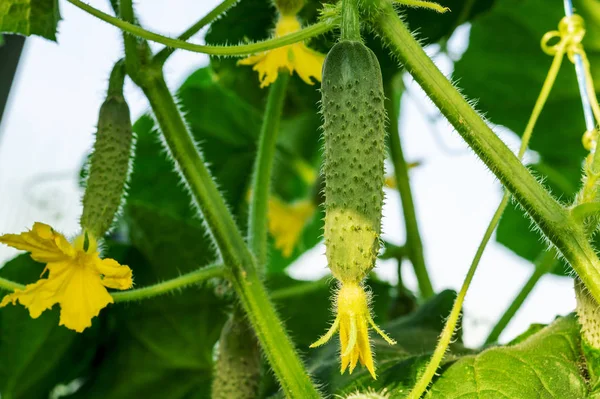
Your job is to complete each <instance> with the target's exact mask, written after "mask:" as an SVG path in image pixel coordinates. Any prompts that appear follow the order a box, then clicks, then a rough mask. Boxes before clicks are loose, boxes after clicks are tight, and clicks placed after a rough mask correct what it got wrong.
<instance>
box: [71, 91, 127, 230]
mask: <svg viewBox="0 0 600 399" xmlns="http://www.w3.org/2000/svg"><path fill="white" fill-rule="evenodd" d="M132 145H133V132H132V127H131V118H130V114H129V107H128V106H127V103H126V102H125V99H124V98H123V97H121V96H109V97H108V98H107V99H106V101H104V103H103V104H102V107H101V108H100V115H99V117H98V131H97V133H96V141H95V143H94V152H93V154H92V156H91V160H90V170H89V176H88V179H87V184H86V189H85V194H84V197H83V214H82V216H81V226H82V227H83V228H84V229H86V230H87V231H88V232H90V233H92V235H94V236H95V237H102V236H104V234H105V233H106V232H107V231H108V230H109V229H110V227H111V225H112V223H113V219H114V217H115V215H116V213H117V211H118V210H119V206H120V204H121V200H122V198H123V196H124V194H125V186H126V183H127V178H128V175H129V162H130V158H131V149H132Z"/></svg>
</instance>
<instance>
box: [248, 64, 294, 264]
mask: <svg viewBox="0 0 600 399" xmlns="http://www.w3.org/2000/svg"><path fill="white" fill-rule="evenodd" d="M289 78H290V74H289V73H288V72H287V71H283V72H280V73H279V75H278V77H277V80H276V81H275V82H274V83H273V84H272V85H271V87H270V89H269V96H268V98H267V106H266V107H265V113H264V117H263V122H262V127H261V130H260V138H259V143H258V152H257V154H256V162H255V163H254V175H253V178H252V199H251V200H250V215H249V220H248V242H249V245H250V249H252V251H253V252H254V256H256V260H257V263H258V269H259V271H262V270H263V269H264V268H265V265H266V262H267V238H268V237H267V235H268V234H267V220H268V210H269V193H270V191H271V175H272V171H273V161H274V158H275V149H276V145H277V137H278V136H279V124H280V121H281V112H282V111H283V103H284V100H285V93H286V88H287V83H288V80H289Z"/></svg>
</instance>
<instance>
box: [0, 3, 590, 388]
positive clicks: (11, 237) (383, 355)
mask: <svg viewBox="0 0 600 399" xmlns="http://www.w3.org/2000/svg"><path fill="white" fill-rule="evenodd" d="M110 3H111V6H112V9H113V12H112V13H107V12H104V11H101V10H99V9H97V8H95V7H93V6H91V5H89V4H87V3H85V2H82V1H80V0H67V2H66V4H65V5H66V6H68V7H73V6H74V7H77V8H78V9H80V10H81V11H83V12H85V13H87V14H89V15H91V16H93V17H95V18H98V19H100V20H102V21H105V22H106V23H108V24H110V25H112V26H114V27H116V28H118V29H119V30H120V31H122V33H123V47H122V48H121V47H119V48H116V49H115V58H122V60H121V61H119V62H117V63H116V65H115V66H114V68H113V70H112V72H111V75H110V77H109V90H108V93H107V96H106V99H105V101H104V103H103V104H102V106H101V108H100V114H99V120H98V124H97V128H98V130H97V134H96V135H95V142H94V146H93V149H92V155H91V156H90V157H89V162H88V164H89V165H86V166H85V167H83V168H82V169H83V172H82V175H85V176H86V178H85V179H82V180H83V182H82V185H83V189H84V193H83V196H82V203H83V208H82V211H81V217H80V231H79V232H72V233H79V235H78V236H77V238H76V239H74V240H72V241H69V240H67V239H66V238H65V236H64V235H62V234H61V233H59V232H58V231H56V230H55V229H54V228H53V227H51V226H49V225H47V224H45V223H43V222H44V221H40V222H38V223H36V224H34V228H33V229H32V230H31V231H26V232H24V233H21V234H13V232H11V231H6V232H5V231H2V232H1V233H2V234H3V235H1V236H0V243H2V244H6V245H8V246H12V247H14V248H17V249H21V250H25V251H27V252H30V254H29V255H27V254H21V255H19V256H17V257H16V258H14V259H13V260H11V261H9V262H8V263H7V264H6V265H4V267H2V268H1V269H0V290H2V291H7V292H6V293H5V292H2V299H0V396H2V397H3V398H4V397H6V398H13V399H14V398H38V397H39V398H47V397H71V398H78V397H81V398H95V397H103V398H125V397H148V398H164V397H169V398H175V399H179V398H189V397H193V398H208V397H212V398H229V397H232V398H234V397H235V398H242V399H245V398H273V397H282V396H285V397H289V398H299V399H300V398H301V399H304V398H325V397H343V398H356V399H358V398H414V399H416V398H422V397H425V398H464V397H477V398H478V397H486V398H487V397H489V398H496V397H497V398H507V397H508V398H519V399H528V398H539V397H556V398H587V397H589V398H593V397H597V396H598V392H599V391H598V389H599V388H598V387H599V386H600V384H599V382H598V375H600V371H599V370H600V367H599V364H600V363H599V362H600V360H599V359H600V355H599V353H600V352H599V351H600V343H599V342H598V341H599V340H598V337H599V332H598V326H599V325H600V324H599V321H598V317H600V316H599V315H600V312H599V311H598V309H600V306H599V305H598V301H600V260H599V258H598V256H597V248H598V246H597V244H598V243H597V242H596V241H597V239H596V235H595V232H596V230H597V221H598V218H599V217H600V206H599V205H598V199H599V198H600V196H599V195H598V188H599V184H600V183H599V182H600V179H599V176H600V155H598V152H597V151H596V143H597V140H598V133H597V123H598V121H600V105H599V104H598V101H597V96H596V92H595V91H596V86H594V79H597V78H598V76H597V72H596V69H594V66H595V65H596V63H597V62H599V61H598V58H597V55H596V53H595V52H594V49H596V48H597V47H598V43H597V38H598V37H600V30H599V29H598V28H597V27H596V25H595V24H594V23H593V21H595V17H596V16H597V15H598V14H599V12H600V6H598V4H597V3H596V2H594V1H593V0H575V4H574V6H575V9H576V10H577V11H578V13H579V14H573V4H571V1H570V0H566V1H565V2H564V4H563V3H562V2H546V1H543V0H527V1H523V2H519V3H518V4H517V3H515V2H514V1H511V0H480V1H477V2H475V1H460V0H441V1H440V2H439V4H438V3H433V2H430V1H421V0H339V1H320V0H273V1H271V0H223V1H221V2H220V3H219V4H215V7H214V8H213V9H212V10H211V11H210V12H208V14H206V15H204V16H203V17H202V18H201V19H200V20H199V21H198V22H197V23H195V24H194V25H193V26H191V27H190V28H188V29H187V30H184V31H183V33H182V34H181V35H180V36H179V37H177V38H173V37H168V36H165V35H161V34H158V33H155V32H153V31H152V30H151V29H149V28H147V27H143V26H142V25H141V24H140V19H139V18H138V17H137V14H136V10H135V9H134V7H133V4H132V2H131V0H120V1H111V2H110ZM139 6H140V7H143V5H142V4H140V5H139ZM565 7H566V8H565ZM186 12H187V10H186ZM72 18H75V17H72ZM59 20H60V12H59V9H58V4H57V2H55V1H52V0H42V1H38V2H30V3H27V2H25V3H23V2H19V1H16V0H5V1H4V3H2V5H0V32H2V33H5V32H6V33H16V34H22V35H38V36H42V37H45V38H47V39H49V40H56V32H57V26H58V23H59ZM585 22H588V25H587V26H586V24H585ZM65 23H66V22H65ZM466 24H470V25H471V31H470V40H469V46H468V48H467V50H466V52H465V54H464V55H463V57H462V58H461V59H460V60H458V61H456V62H455V65H454V66H455V68H454V75H453V76H452V79H453V81H454V82H457V83H453V82H452V81H451V80H449V78H448V77H446V76H444V75H443V74H442V73H441V72H440V70H439V69H438V68H437V66H436V65H435V64H434V63H433V61H432V60H431V58H430V57H429V56H428V55H427V53H426V52H425V51H424V48H423V46H425V45H427V44H436V46H438V48H439V51H440V52H447V46H446V44H447V43H448V40H449V39H450V37H452V35H453V33H454V32H455V30H456V29H457V28H458V27H462V26H466ZM556 26H558V28H556ZM205 27H208V29H207V30H206V34H205V37H204V41H205V44H197V43H196V42H194V41H193V40H192V41H190V38H192V37H193V36H194V35H195V34H196V33H197V32H199V31H200V30H202V29H203V28H205ZM414 31H418V32H419V34H418V36H419V40H417V39H416V38H415V36H416V35H415V34H413V33H412V32H414ZM66 32H68V30H66ZM540 40H541V43H542V46H541V48H540V45H539V44H540ZM149 42H155V43H159V44H162V45H164V46H165V47H164V48H162V49H161V50H159V51H154V47H151V46H150V44H149ZM232 43H237V44H236V45H233V44H232ZM123 49H124V51H123ZM1 50H2V48H1V47H0V51H1ZM586 50H588V52H586ZM87 51H93V49H91V48H90V49H87ZM176 51H189V52H197V53H203V54H208V55H210V56H211V60H210V65H208V66H206V67H203V68H200V69H199V70H197V71H195V72H193V73H192V74H191V75H190V76H189V78H188V79H187V80H186V81H185V82H184V83H183V84H182V85H181V87H180V89H179V90H178V92H177V95H176V96H175V95H173V94H172V93H171V91H170V89H169V87H168V86H167V84H166V82H165V78H164V65H165V63H166V61H167V60H168V59H169V58H170V56H171V54H173V53H174V52H176ZM549 56H550V57H552V58H550V57H549ZM565 59H567V60H569V61H572V62H568V63H566V62H563V61H564V60H565ZM0 62H1V60H0ZM572 63H573V64H575V65H576V68H573V67H572V66H571V65H570V64H572ZM542 66H543V67H542ZM0 70H1V68H0ZM84 72H85V71H82V73H84ZM408 74H410V75H411V76H412V77H413V78H414V80H415V81H416V82H417V83H418V84H419V85H420V86H421V88H422V89H423V91H424V92H425V94H426V95H427V96H428V97H429V99H430V100H431V101H432V102H433V104H435V105H436V107H437V108H438V109H439V111H440V114H441V115H443V116H444V117H445V118H446V119H447V120H448V121H449V122H450V124H452V126H453V127H454V128H455V129H456V131H457V133H458V134H459V135H460V136H461V137H462V138H463V139H464V141H465V142H466V143H467V144H468V145H469V146H470V148H471V149H472V150H473V152H474V153H475V154H476V155H477V156H478V157H479V158H480V159H481V161H482V162H483V164H484V165H485V166H486V167H487V168H489V170H490V171H491V172H492V173H493V174H494V175H495V176H496V177H497V178H498V180H499V182H500V183H501V184H502V185H503V186H504V188H505V194H504V197H503V200H502V202H501V203H500V205H499V207H498V209H497V211H496V214H495V215H494V217H493V218H492V220H491V221H490V223H489V226H488V229H487V231H486V232H485V234H484V236H483V238H482V241H481V244H480V246H479V249H478V250H477V252H476V254H475V256H474V259H473V262H472V264H471V267H470V269H469V271H468V273H467V275H466V277H465V281H464V283H463V286H462V287H461V289H460V291H459V292H458V293H455V292H454V291H448V290H447V291H438V292H435V290H434V285H433V284H432V283H431V280H432V279H431V278H430V276H429V275H428V272H427V265H426V262H425V260H426V258H425V256H424V252H423V244H422V243H423V242H427V240H428V237H427V236H424V237H421V234H420V230H419V228H418V220H417V217H416V213H415V209H414V198H413V196H412V193H411V186H410V179H409V167H408V166H407V165H408V164H407V161H406V159H405V157H404V153H403V147H402V144H403V140H401V137H400V134H399V133H400V132H399V121H400V118H401V117H402V113H401V112H400V109H399V107H400V103H401V99H402V96H403V95H404V94H406V92H407V89H406V88H405V87H404V86H403V84H402V79H403V77H404V76H406V75H408ZM569 74H571V78H569V76H568V75H569ZM126 79H131V81H133V83H134V84H135V85H137V86H138V87H139V88H141V90H142V92H143V93H144V96H145V97H146V98H147V99H148V103H149V105H150V112H149V113H148V114H147V115H143V116H141V117H140V118H139V119H138V120H137V122H135V123H134V124H133V126H132V124H131V120H130V114H129V109H128V106H127V102H126V99H125V98H126V95H125V94H126V93H125V94H124V92H123V87H124V82H125V80H126ZM457 86H459V87H460V89H463V91H464V95H463V94H462V93H461V92H460V90H459V87H457ZM465 96H468V97H469V98H474V99H478V100H479V105H478V107H479V109H478V110H475V109H474V108H473V102H470V101H468V100H467V99H466V97H465ZM582 99H583V105H584V113H583V115H584V116H585V118H584V117H582V113H581V103H582V101H581V100H582ZM57 103H58V102H57ZM556 104H560V106H557V105H556ZM51 105H52V104H51ZM553 111H554V112H553ZM558 111H560V112H558ZM31 112H32V114H35V109H33V110H32V111H31ZM60 112H64V110H61V111H60ZM480 112H484V113H485V114H486V115H487V117H488V118H489V120H490V121H491V122H493V123H495V124H503V125H505V126H506V127H508V128H509V129H511V130H513V131H515V132H517V133H518V134H521V136H522V144H521V148H520V150H519V152H518V154H517V156H515V154H513V152H512V151H511V150H510V149H509V148H508V147H507V145H506V144H505V143H504V142H503V141H502V140H501V139H500V138H499V137H498V136H497V135H496V134H495V133H494V131H493V130H492V128H491V127H490V124H489V123H487V120H484V119H483V118H482V117H481V114H480ZM93 123H95V121H90V126H91V125H92V124H93ZM538 131H539V133H538ZM134 132H135V138H136V141H135V145H134ZM540 133H543V134H540ZM406 134H407V135H412V134H414V133H413V132H412V131H409V132H406ZM582 136H583V139H582ZM402 139H404V137H402ZM409 139H410V138H409ZM528 148H531V149H533V150H535V151H537V153H538V154H539V155H540V157H539V160H538V161H536V162H537V163H535V164H533V165H528V166H524V165H523V164H522V162H521V158H522V157H523V155H524V154H525V152H526V150H527V149H528ZM386 158H389V165H391V166H392V168H390V169H391V170H390V171H388V176H387V177H388V178H387V179H386V174H385V170H384V169H385V168H384V165H385V164H386ZM390 172H393V173H390ZM390 174H393V175H394V176H393V178H391V177H390V176H389V175H390ZM540 176H541V177H542V178H543V179H540ZM457 178H458V177H457ZM540 180H544V182H543V184H542V183H541V182H540ZM388 181H393V182H394V185H393V187H391V188H390V189H394V190H397V191H398V194H399V196H400V198H401V202H402V213H403V218H402V220H401V221H400V222H401V223H402V224H403V225H404V226H405V228H406V242H405V243H404V244H403V245H401V246H398V245H394V244H392V243H390V242H385V241H384V240H382V237H381V233H382V231H381V230H382V229H381V226H382V217H383V216H386V215H383V204H384V201H385V193H386V192H389V191H385V190H384V186H386V184H387V182H388ZM550 190H551V191H550ZM511 199H512V202H511ZM0 206H1V204H0ZM524 215H525V216H526V217H525V218H524V217H523V216H524ZM496 227H498V232H497V236H496V239H497V241H498V242H500V243H501V244H503V245H504V246H506V247H507V248H508V249H510V250H512V251H514V252H515V253H516V254H517V255H519V256H521V257H523V258H524V259H527V260H530V261H532V265H533V266H534V269H533V272H532V276H531V278H530V279H529V281H528V282H527V283H526V284H525V286H524V287H523V289H522V291H521V292H520V293H519V295H518V296H517V297H516V298H515V301H514V302H513V303H512V304H511V305H510V306H509V308H508V309H507V311H506V313H505V314H504V315H503V316H502V317H501V319H500V320H499V321H498V322H497V324H496V325H495V326H494V327H493V328H492V330H491V332H490V334H489V337H488V339H487V340H486V343H485V344H484V345H483V346H481V347H475V348H466V347H465V346H464V343H463V342H462V336H461V331H462V330H461V325H460V316H461V312H462V304H463V302H464V300H465V297H466V296H467V293H468V289H469V286H470V284H471V281H472V279H473V276H474V274H475V272H476V270H477V266H478V265H479V263H480V260H481V257H482V255H483V252H484V250H485V248H486V245H487V244H488V242H489V240H490V239H491V238H492V237H493V233H494V231H495V230H496ZM456 228H457V234H459V233H460V229H461V228H462V226H457V227H456ZM65 233H71V232H65ZM319 243H322V244H323V245H324V247H325V255H326V259H327V265H328V267H329V270H330V271H331V275H332V277H333V279H331V278H325V279H322V280H317V281H311V282H306V281H299V280H296V279H294V278H292V277H290V275H289V274H288V273H286V269H287V268H288V267H289V266H290V265H293V264H295V267H301V266H302V265H303V264H304V263H303V262H306V260H305V259H306V258H303V257H302V255H304V254H305V253H306V252H307V251H308V250H309V249H311V248H316V246H317V244H319ZM381 258H383V259H395V260H396V261H397V264H398V283H397V284H394V285H391V284H389V283H387V282H384V281H381V280H380V279H379V278H378V277H377V275H376V273H374V272H376V271H377V269H376V265H377V262H378V260H379V259H381ZM404 260H409V261H410V263H411V264H412V266H413V268H414V271H415V275H416V277H417V280H418V287H405V286H404V285H403V284H402V279H401V277H402V273H401V266H402V265H403V261H404ZM38 262H41V263H45V264H46V268H40V265H39V264H38ZM125 264H126V265H128V266H124V265H125ZM452 266H453V265H448V267H452ZM40 270H44V272H46V271H49V274H48V275H47V276H45V273H42V276H41V277H38V276H39V271H40ZM503 272H504V271H503V270H497V273H499V274H500V273H503ZM549 273H554V274H557V275H561V276H562V278H571V279H572V280H573V283H574V290H575V294H576V298H577V307H576V309H573V313H572V314H569V315H562V316H560V317H558V318H557V319H556V320H555V321H554V322H552V323H551V324H549V325H532V327H531V328H529V329H528V330H527V331H524V332H523V334H521V335H519V336H518V337H515V338H514V339H513V340H512V341H511V342H509V343H506V344H505V343H504V341H500V342H499V338H501V337H502V338H506V336H501V333H502V332H503V330H504V328H505V327H506V326H507V324H508V323H509V322H510V320H511V319H512V317H513V316H514V315H515V313H516V312H517V311H518V309H519V307H520V306H521V305H522V303H523V302H524V301H525V299H526V298H527V297H528V295H529V294H530V293H531V292H532V289H533V287H534V286H535V285H536V283H537V282H538V281H539V280H541V279H542V278H544V276H545V275H547V274H549ZM36 280H37V281H36ZM333 280H335V282H334V281H333ZM433 280H434V281H435V280H436V276H435V275H434V276H433ZM32 281H33V282H32ZM90 282H92V283H93V284H91V283H90ZM133 282H135V287H132V285H133ZM25 283H29V284H27V285H24V284H25ZM436 288H437V287H436ZM107 289H110V290H111V291H107ZM114 289H118V290H120V292H116V291H112V290H114ZM168 293H169V294H171V295H164V294H168ZM532 295H534V294H532ZM124 302H128V303H127V304H125V303H124ZM13 305H14V306H13ZM23 307H25V308H26V309H27V310H28V312H27V311H24V310H23ZM332 311H333V317H332V315H331V313H332ZM59 312H60V319H59V314H58V313H59ZM332 320H333V321H332ZM59 323H60V324H61V325H60V326H59ZM327 323H331V325H330V326H329V329H327ZM465 328H468V326H465ZM323 331H326V332H325V334H324V335H321V334H322V333H323ZM384 331H385V332H384ZM336 334H338V336H336ZM334 336H336V339H334ZM337 338H339V340H338V339H337ZM338 341H339V342H338ZM38 360H40V361H38ZM41 360H43V361H41ZM359 363H360V364H362V365H363V366H364V368H363V367H358V368H357V365H358V364H359ZM346 371H348V372H347V373H346Z"/></svg>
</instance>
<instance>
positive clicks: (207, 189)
mask: <svg viewBox="0 0 600 399" xmlns="http://www.w3.org/2000/svg"><path fill="white" fill-rule="evenodd" d="M139 76H140V77H141V78H142V81H139V82H136V83H138V84H139V85H140V87H141V88H142V90H143V91H144V93H145V94H146V96H147V97H148V100H149V102H150V105H151V107H152V110H153V112H154V114H155V116H156V119H157V121H158V124H159V126H160V129H161V131H162V134H163V136H164V138H165V142H166V144H167V146H168V149H169V151H170V154H171V156H172V158H173V159H174V161H175V162H176V164H177V167H178V169H179V170H180V171H181V174H182V176H183V178H184V179H185V181H186V183H187V185H188V187H189V189H190V192H191V194H192V197H193V198H194V201H195V202H196V204H197V205H198V207H199V209H200V210H201V211H202V214H203V216H204V220H205V221H206V223H207V225H208V226H209V228H210V231H211V233H212V235H213V238H214V240H215V243H216V245H217V247H218V249H219V252H220V253H221V256H222V257H223V260H224V263H225V264H226V265H227V266H228V267H229V268H230V269H231V270H230V272H231V281H232V284H233V286H234V288H235V289H236V291H237V293H238V296H239V299H240V302H241V303H242V306H243V308H244V310H245V311H246V313H247V315H248V319H249V320H250V322H251V324H252V327H253V328H254V330H255V332H256V335H257V337H258V339H259V341H260V343H261V345H262V348H263V350H264V352H265V354H266V357H267V359H268V360H269V363H270V365H271V367H272V369H273V371H274V372H275V374H276V376H277V378H278V379H279V382H280V383H281V386H282V389H283V391H284V392H285V393H286V395H287V396H288V397H291V398H319V397H320V395H319V393H318V391H317V389H316V388H315V386H314V385H313V384H312V382H311V380H310V378H309V376H308V374H307V373H306V371H305V369H304V366H303V364H302V362H301V361H300V358H299V356H298V354H297V353H296V351H295V349H294V347H293V344H292V342H291V340H290V338H289V337H288V335H287V334H286V332H285V329H284V328H283V325H282V322H281V320H280V319H279V317H278V315H277V313H276V312H275V308H274V306H273V304H272V303H271V301H270V300H269V297H268V295H267V292H266V289H265V286H264V283H263V282H262V280H261V279H260V276H259V275H258V273H257V270H256V266H255V262H254V258H253V256H252V254H251V253H250V251H249V250H248V248H247V247H246V244H245V242H244V238H243V236H242V234H241V232H240V231H239V229H238V228H237V226H236V224H235V222H234V220H233V217H232V215H231V213H229V210H228V209H227V206H226V205H225V202H224V200H223V197H222V196H221V194H220V193H219V191H218V189H217V186H216V184H215V182H214V181H213V180H212V178H211V176H210V173H209V171H208V169H207V167H206V164H205V163H204V160H203V158H202V156H201V154H200V152H199V151H198V148H196V146H195V144H194V141H193V139H192V136H191V134H190V132H189V131H188V129H187V126H186V124H185V122H184V120H183V117H182V115H181V114H180V112H179V109H178V108H177V104H176V103H175V100H174V99H173V96H172V95H171V93H170V92H169V89H168V88H167V85H166V83H165V81H164V77H163V75H162V71H161V70H154V71H152V72H151V73H144V74H140V75H139Z"/></svg>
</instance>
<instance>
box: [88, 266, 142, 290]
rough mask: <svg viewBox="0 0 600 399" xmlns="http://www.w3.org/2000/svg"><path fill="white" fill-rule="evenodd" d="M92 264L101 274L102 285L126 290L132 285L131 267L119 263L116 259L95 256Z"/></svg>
mask: <svg viewBox="0 0 600 399" xmlns="http://www.w3.org/2000/svg"><path fill="white" fill-rule="evenodd" d="M94 266H95V268H96V271H97V272H98V273H99V274H100V275H102V285H104V286H105V287H108V288H116V289H118V290H126V289H129V288H131V287H132V286H133V280H132V272H131V269H130V268H129V267H127V266H123V265H120V264H119V262H117V261H116V260H114V259H100V258H96V259H95V260H94Z"/></svg>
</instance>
